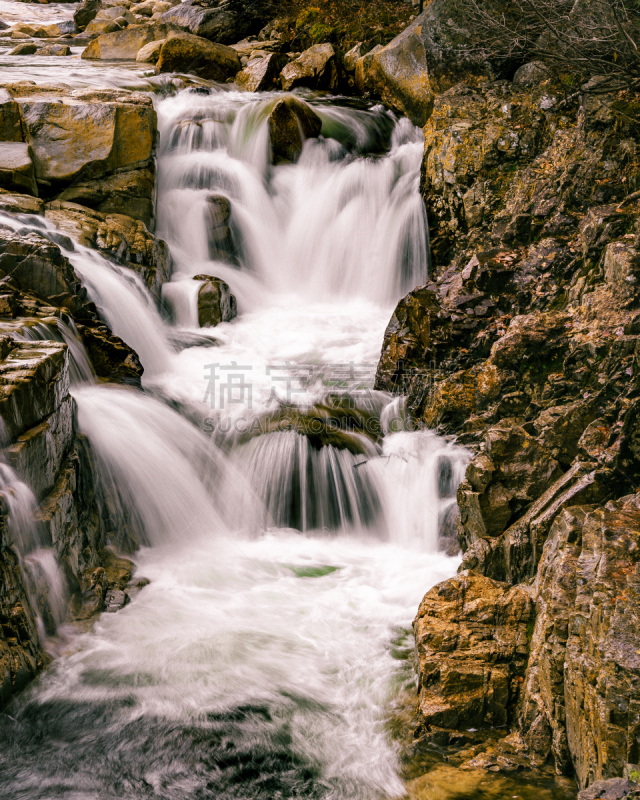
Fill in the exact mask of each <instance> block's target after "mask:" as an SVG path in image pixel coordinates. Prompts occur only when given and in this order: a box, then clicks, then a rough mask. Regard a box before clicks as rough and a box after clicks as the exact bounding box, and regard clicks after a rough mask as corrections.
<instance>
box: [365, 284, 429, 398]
mask: <svg viewBox="0 0 640 800" xmlns="http://www.w3.org/2000/svg"><path fill="white" fill-rule="evenodd" d="M439 312H440V304H439V302H438V300H437V297H436V293H435V292H434V291H432V290H431V289H428V288H426V287H425V288H422V289H416V290H415V291H413V292H409V294H408V295H406V297H403V298H402V300H400V301H399V303H398V305H397V306H396V309H395V311H394V312H393V316H392V317H391V321H390V322H389V324H388V325H387V329H386V330H385V332H384V340H383V343H382V353H381V356H380V362H379V364H378V370H377V372H376V381H375V388H376V389H381V390H383V391H400V392H401V393H403V394H404V393H405V392H406V390H407V389H408V387H409V382H410V380H411V378H412V377H413V376H414V375H415V372H416V367H417V366H418V365H420V366H422V365H424V367H425V368H427V367H428V365H429V359H428V358H424V353H425V351H426V350H427V349H428V348H429V346H430V344H431V329H432V328H433V327H434V325H436V324H437V321H438V314H439Z"/></svg>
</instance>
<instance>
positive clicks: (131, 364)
mask: <svg viewBox="0 0 640 800" xmlns="http://www.w3.org/2000/svg"><path fill="white" fill-rule="evenodd" d="M76 327H77V329H78V333H79V334H80V338H81V339H82V343H83V345H84V346H85V348H86V350H87V354H88V356H89V359H90V361H91V365H92V366H93V368H94V370H95V372H96V375H97V376H98V377H99V378H102V379H103V380H106V381H109V382H110V383H125V384H128V385H130V386H138V387H139V386H140V382H141V379H142V373H143V371H144V370H143V367H142V364H141V363H140V360H139V358H138V356H137V354H136V353H135V351H134V350H132V349H131V348H130V347H129V345H128V344H126V342H123V341H122V339H120V338H119V337H118V336H115V335H114V334H113V333H111V331H110V330H109V329H108V328H107V327H106V326H105V325H93V326H91V327H89V326H88V325H80V324H78V325H77V326H76Z"/></svg>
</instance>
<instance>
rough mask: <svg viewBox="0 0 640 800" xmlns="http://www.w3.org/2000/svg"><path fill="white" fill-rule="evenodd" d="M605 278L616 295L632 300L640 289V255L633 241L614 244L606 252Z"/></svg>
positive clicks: (608, 246) (622, 298)
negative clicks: (639, 279) (639, 280)
mask: <svg viewBox="0 0 640 800" xmlns="http://www.w3.org/2000/svg"><path fill="white" fill-rule="evenodd" d="M604 277H605V280H606V282H607V283H608V284H609V286H610V287H611V289H612V291H613V293H614V295H616V297H618V298H620V299H621V300H631V299H633V298H634V297H636V295H637V294H638V289H639V288H640V286H639V282H638V278H639V277H640V253H639V252H638V250H637V249H636V248H635V247H634V245H633V237H631V241H626V242H612V243H611V244H609V245H607V247H606V249H605V251H604Z"/></svg>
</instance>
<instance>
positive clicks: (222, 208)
mask: <svg viewBox="0 0 640 800" xmlns="http://www.w3.org/2000/svg"><path fill="white" fill-rule="evenodd" d="M207 202H208V210H209V224H208V225H207V234H208V239H209V257H210V258H211V259H213V260H219V261H227V262H230V263H237V261H238V252H237V247H236V246H235V244H234V240H233V234H232V232H231V227H230V222H231V202H230V200H229V198H227V197H225V196H224V195H212V196H211V197H209V198H208V199H207Z"/></svg>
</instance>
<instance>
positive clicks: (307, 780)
mask: <svg viewBox="0 0 640 800" xmlns="http://www.w3.org/2000/svg"><path fill="white" fill-rule="evenodd" d="M7 5H12V4H7V3H6V2H4V0H2V2H0V16H1V15H2V13H3V11H4V9H5V7H6V6H7ZM23 8H26V9H29V13H31V11H32V7H31V6H23ZM47 8H51V9H54V12H55V13H58V11H59V10H61V9H63V7H62V6H57V7H55V8H54V7H53V6H52V7H47ZM68 8H70V7H67V6H64V11H60V14H63V13H64V14H67V9H68ZM25 13H27V12H25ZM33 13H34V14H37V15H38V19H44V18H45V12H44V11H43V10H42V9H40V8H38V7H35V9H34V10H33ZM50 13H52V12H50ZM3 58H5V57H4V56H2V54H1V53H0V61H2V59H3ZM3 64H4V62H3ZM6 68H7V69H8V70H9V73H10V76H11V77H13V76H14V75H15V74H16V71H17V72H18V73H19V72H20V68H19V67H18V66H16V64H15V63H14V61H11V60H9V61H8V62H7V63H6ZM34 69H35V72H34V73H33V74H31V75H30V76H29V77H30V78H31V79H32V80H33V79H35V80H44V77H43V76H45V75H46V79H47V80H49V81H51V80H52V79H60V80H65V77H66V81H65V82H67V83H69V84H70V85H85V84H86V82H91V80H93V81H94V82H97V81H99V80H102V82H104V83H115V84H118V85H134V84H135V85H137V86H138V88H146V89H148V90H149V89H152V88H154V86H155V88H157V85H153V84H152V82H151V80H150V79H149V81H148V82H147V83H145V81H146V80H147V79H145V78H144V77H143V76H142V74H141V72H140V68H139V66H133V65H121V66H117V67H115V66H111V67H108V68H107V67H105V66H104V65H103V66H102V67H101V68H98V67H95V68H94V67H93V66H91V65H87V64H86V63H81V62H80V61H79V60H75V61H74V62H73V63H71V64H70V65H69V66H66V67H64V66H60V67H56V68H55V69H58V70H59V72H56V71H55V69H54V67H51V66H49V65H41V64H38V65H37V67H35V68H34ZM24 70H25V71H26V72H27V73H28V72H29V67H28V66H26V67H25V68H24ZM92 76H93V77H92ZM23 77H24V75H23ZM141 83H142V87H140V84H141ZM173 85H174V87H175V86H176V85H179V81H178V80H177V79H176V81H175V82H174V84H173ZM167 86H168V84H167ZM165 88H166V87H165ZM301 96H302V97H303V98H304V99H305V100H306V101H307V102H309V103H310V104H311V105H312V106H313V107H314V109H315V110H316V111H317V113H318V114H319V115H320V116H321V118H322V122H323V128H322V135H321V137H320V138H319V139H318V140H313V141H308V142H307V143H306V144H305V147H304V151H303V154H302V156H301V158H300V161H299V162H298V163H297V164H296V165H282V166H277V167H273V166H272V165H271V164H270V155H269V141H268V134H267V115H268V113H269V110H270V109H271V107H272V106H273V104H274V102H275V101H276V99H277V95H274V94H269V95H255V96H249V95H243V94H239V93H237V92H235V91H232V90H228V87H224V88H221V87H215V86H206V87H200V88H198V89H197V90H195V91H194V89H183V90H181V91H175V89H174V90H172V91H164V92H160V93H158V94H157V95H156V96H155V97H156V100H155V102H156V107H157V111H158V116H159V126H160V142H161V146H160V153H159V161H158V175H159V177H158V185H159V191H158V210H157V234H158V235H159V236H161V237H162V238H164V239H165V240H166V241H167V242H168V243H169V245H170V247H171V251H172V255H173V259H174V262H175V269H174V274H173V277H172V280H171V282H170V283H169V284H167V285H165V287H164V292H163V304H162V307H158V306H157V305H156V304H155V303H154V301H153V299H152V298H151V297H150V296H149V294H148V293H147V291H146V289H145V288H144V286H143V285H142V283H141V282H140V281H139V280H138V279H137V278H136V277H135V276H132V275H131V274H128V273H127V271H126V270H125V269H123V268H121V267H118V266H117V265H115V264H113V263H111V262H110V261H108V260H106V259H105V258H103V257H102V256H101V255H99V254H97V253H95V252H92V251H90V250H88V249H86V248H84V247H82V246H80V245H76V246H75V248H74V249H73V250H72V251H69V250H66V251H65V252H66V254H67V256H68V257H69V259H70V260H71V262H72V264H73V265H74V267H75V268H76V271H77V272H78V274H79V275H80V276H81V278H82V280H83V283H84V284H85V286H86V288H87V291H88V294H89V297H90V298H91V299H92V300H93V301H94V302H95V304H96V306H97V307H98V308H99V309H100V311H101V312H102V314H103V315H104V317H105V319H106V320H107V321H108V322H109V324H110V326H111V327H112V329H113V331H114V332H115V333H116V334H117V335H119V336H121V337H122V338H123V339H125V341H127V343H128V344H129V345H131V346H132V347H133V348H134V349H135V350H136V351H137V352H138V354H139V356H140V358H141V361H142V363H143V365H144V367H145V375H144V378H143V385H144V389H145V391H144V392H140V391H137V390H133V389H129V388H127V389H125V388H117V387H107V386H104V385H99V384H97V383H95V380H94V377H93V375H92V372H91V369H90V365H88V362H87V360H86V357H85V356H84V355H83V353H82V351H81V346H80V345H79V342H78V340H77V337H75V336H74V333H73V328H72V327H71V326H64V325H58V326H57V328H55V329H53V328H46V326H45V327H42V326H41V327H40V328H38V327H37V326H33V327H32V328H30V329H29V331H26V332H23V334H22V335H25V336H27V337H28V338H57V339H60V338H62V339H63V340H64V341H67V343H68V344H69V346H70V353H71V357H72V361H73V365H74V368H73V379H74V386H73V389H72V393H73V395H74V397H75V400H76V403H77V406H78V420H79V428H80V430H81V432H82V433H84V434H85V435H86V436H87V437H88V439H89V441H90V443H91V446H92V449H93V451H94V453H95V460H96V465H97V469H98V470H99V473H100V480H101V482H102V484H103V488H104V491H105V494H106V495H107V496H108V497H109V498H110V501H111V503H112V505H113V508H114V513H116V515H117V513H118V512H119V513H121V514H122V518H123V519H124V517H127V519H129V520H134V522H135V528H136V530H137V537H138V543H139V545H140V549H139V551H138V552H137V553H136V555H135V556H134V558H135V561H136V565H137V574H138V575H140V576H144V577H145V578H148V579H149V580H150V583H149V585H147V586H146V587H145V588H143V589H142V590H141V591H140V593H139V594H138V595H137V596H136V597H135V599H134V600H133V602H132V603H130V604H129V605H128V606H126V607H125V608H124V609H123V610H121V611H120V612H118V613H117V614H103V615H102V616H101V617H100V618H99V619H98V620H97V621H96V623H95V625H94V626H93V628H92V630H90V631H89V632H86V633H84V634H81V635H79V634H77V633H74V632H73V631H72V630H71V629H70V628H69V626H64V625H62V626H59V628H58V637H57V641H55V642H50V644H51V646H52V647H55V648H56V652H58V653H59V656H58V658H57V659H56V660H55V662H54V664H53V666H52V667H51V668H50V669H49V670H48V671H47V672H46V673H45V674H43V675H42V677H41V678H40V679H39V681H38V682H37V683H36V685H34V686H33V687H32V688H31V689H29V690H28V691H27V692H25V693H24V694H23V695H22V696H21V697H19V698H18V699H17V700H16V701H14V703H13V704H12V705H11V707H10V708H9V709H8V711H7V712H6V713H4V714H3V715H1V716H0V719H1V723H0V795H1V796H2V797H7V798H9V797H11V798H26V799H28V800H54V798H55V799H57V798H64V799H65V800H94V799H95V800H112V798H113V800H115V798H127V800H129V798H130V799H131V800H133V798H136V800H139V799H140V798H147V797H148V798H166V799H167V800H182V799H183V798H184V799H185V800H186V798H190V800H196V799H199V798H213V797H216V798H238V800H240V798H242V800H249V799H250V798H322V799H323V800H347V798H354V799H355V798H361V799H362V800H365V799H366V800H372V798H391V797H400V796H402V795H403V791H404V790H403V783H402V780H401V778H400V769H399V747H398V745H397V744H396V743H394V741H393V739H392V738H391V736H390V734H389V730H388V727H389V726H388V720H389V717H390V715H391V709H392V706H393V703H394V698H395V697H396V696H397V693H398V692H399V691H400V689H401V688H402V687H403V686H404V685H405V684H406V682H407V680H409V683H411V680H412V678H411V676H410V673H408V671H407V669H406V665H407V658H409V656H410V653H411V645H410V640H411V632H410V625H411V620H412V618H413V616H414V614H415V612H416V609H417V607H418V604H419V601H420V599H421V598H422V596H423V594H424V593H425V591H426V590H427V589H429V588H430V587H431V586H432V585H433V584H435V583H436V582H438V581H440V580H442V579H444V578H446V577H448V576H450V575H451V574H453V573H454V572H455V569H456V567H457V564H458V559H457V558H456V557H450V556H447V555H445V554H444V553H443V552H441V549H440V542H439V537H440V528H441V525H442V522H443V520H444V519H445V518H446V517H447V513H448V512H450V510H451V508H452V506H453V505H455V488H456V486H457V483H458V482H459V481H460V479H461V477H462V475H463V472H464V467H465V464H466V460H467V453H466V451H465V450H464V449H462V448H460V447H457V446H456V445H455V444H454V443H451V442H447V441H444V440H442V439H440V438H439V437H437V436H436V435H435V434H433V433H431V432H428V431H411V430H406V429H405V428H406V426H405V423H404V415H403V412H402V403H401V402H399V401H398V399H397V398H396V399H394V398H392V397H391V396H389V395H386V394H383V393H379V392H374V391H373V390H372V388H371V387H372V385H373V377H374V374H375V367H376V363H377V359H378V356H379V352H380V346H381V343H382V337H383V334H384V330H385V326H386V325H387V323H388V320H389V318H390V316H391V314H392V312H393V308H394V305H395V303H396V302H397V300H398V299H399V298H400V297H401V296H403V294H405V293H406V292H407V291H409V290H411V289H412V288H414V287H415V286H417V285H420V284H421V283H424V281H425V279H426V276H427V270H428V252H429V248H428V229H427V223H426V217H425V213H424V208H423V205H422V201H421V198H420V195H419V192H418V180H419V168H420V161H421V153H422V134H421V132H420V131H419V130H418V129H415V128H414V127H413V126H411V125H410V124H409V123H408V121H407V120H398V119H397V118H396V117H395V116H394V115H393V114H391V112H389V111H388V110H386V109H385V108H383V107H382V106H371V105H370V104H365V103H354V102H351V101H349V102H347V101H344V100H343V101H340V100H335V101H331V102H330V101H329V100H328V99H326V98H323V97H314V96H313V95H311V94H308V95H301ZM212 198H213V199H214V200H215V198H222V200H223V202H228V203H229V206H230V208H231V214H230V218H229V222H228V227H229V236H230V241H231V246H230V247H228V248H227V249H224V248H221V247H220V246H219V243H216V242H212V240H211V235H210V228H211V216H210V213H211V212H210V208H211V201H212ZM2 223H3V224H7V225H10V226H12V227H14V229H16V230H20V229H22V228H24V227H26V228H34V229H37V230H39V231H40V232H41V233H43V234H44V235H46V236H50V237H52V238H54V239H55V238H56V236H57V234H56V231H55V229H54V228H53V227H52V226H51V225H50V224H49V223H48V222H44V221H43V220H42V218H34V217H25V216H21V217H15V216H10V215H6V216H3V218H2ZM60 241H63V240H60ZM63 244H64V242H63ZM199 274H209V275H214V276H216V277H220V278H222V279H223V280H225V281H226V282H227V283H228V284H229V285H230V287H231V290H232V292H233V293H234V295H235V296H236V297H237V301H238V316H237V318H236V319H234V320H232V321H231V322H225V323H222V324H220V325H219V326H217V327H216V328H215V329H210V330H207V329H200V328H198V327H197V325H196V320H197V308H196V303H197V289H198V288H199V285H200V284H199V283H198V282H197V281H194V280H193V278H194V276H196V275H199ZM79 347H80V349H78V348H79ZM332 403H333V404H334V405H335V404H336V403H338V405H341V407H348V408H349V409H350V413H353V414H354V415H360V416H361V418H362V419H365V420H366V421H367V426H368V425H369V424H371V425H372V426H373V427H372V428H369V427H367V426H365V430H357V431H355V432H350V437H351V438H350V440H349V441H350V445H349V446H343V444H344V442H342V440H341V438H340V437H341V435H342V433H343V431H341V430H335V431H332V435H333V434H335V437H336V440H335V441H334V440H331V443H327V442H326V441H322V442H320V443H318V441H317V440H314V439H313V437H312V436H307V435H305V434H304V433H303V432H301V431H300V429H299V428H291V429H287V430H278V431H275V432H271V433H268V434H264V433H263V434H262V435H258V434H256V430H258V433H260V431H259V426H260V424H261V422H263V421H264V420H265V419H266V418H268V417H269V415H272V414H276V413H287V414H293V413H295V414H297V415H299V418H300V419H307V417H308V416H309V415H312V414H313V413H314V409H317V408H318V406H320V405H324V406H325V407H329V408H331V407H332ZM256 425H257V426H258V428H256ZM252 431H253V433H252ZM24 524H25V525H27V522H25V523H24ZM27 550H29V551H30V552H31V553H32V554H33V553H34V552H37V550H38V548H37V541H33V542H31V544H30V547H28V548H27ZM28 555H29V553H28V552H25V557H28ZM38 563H40V564H41V567H40V573H41V574H50V573H51V566H50V564H49V562H48V560H47V559H46V558H45V559H42V558H40V561H39V562H38ZM47 570H49V573H47ZM51 583H52V584H55V585H54V586H53V590H52V591H53V594H52V600H51V603H52V604H53V606H55V608H59V598H60V596H61V595H60V593H61V591H62V590H61V589H60V587H59V586H58V585H57V584H56V580H54V579H52V580H51ZM56 602H57V603H58V605H56ZM56 613H58V612H56ZM58 616H59V613H58ZM56 622H59V619H56ZM408 674H409V677H407V675H408Z"/></svg>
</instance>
